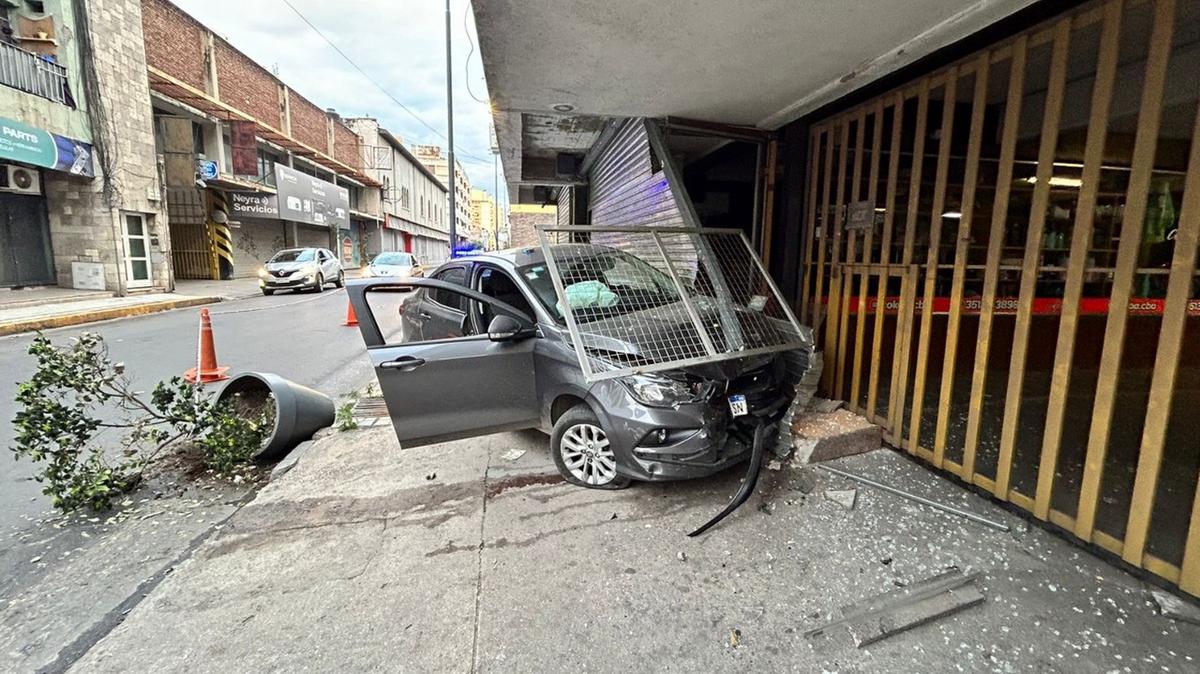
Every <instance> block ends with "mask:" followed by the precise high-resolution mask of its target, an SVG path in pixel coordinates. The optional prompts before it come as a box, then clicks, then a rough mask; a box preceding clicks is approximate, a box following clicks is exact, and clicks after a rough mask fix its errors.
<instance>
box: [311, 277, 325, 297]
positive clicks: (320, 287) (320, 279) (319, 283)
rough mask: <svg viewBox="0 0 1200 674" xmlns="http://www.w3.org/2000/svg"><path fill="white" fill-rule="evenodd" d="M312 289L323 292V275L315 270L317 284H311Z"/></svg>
mask: <svg viewBox="0 0 1200 674" xmlns="http://www.w3.org/2000/svg"><path fill="white" fill-rule="evenodd" d="M313 290H316V291H317V292H319V293H323V292H325V275H324V274H322V273H320V272H317V284H316V285H315V286H313Z"/></svg>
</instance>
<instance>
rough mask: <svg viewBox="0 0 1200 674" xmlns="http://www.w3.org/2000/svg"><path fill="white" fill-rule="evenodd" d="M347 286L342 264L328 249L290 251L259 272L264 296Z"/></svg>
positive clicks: (272, 260)
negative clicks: (286, 291) (291, 291)
mask: <svg viewBox="0 0 1200 674" xmlns="http://www.w3.org/2000/svg"><path fill="white" fill-rule="evenodd" d="M327 283H332V284H333V285H334V286H335V287H338V288H341V287H342V286H344V285H346V272H345V270H343V269H342V263H341V261H339V260H338V258H337V256H336V255H334V254H333V252H332V251H330V250H329V249H328V248H288V249H286V250H281V251H279V252H278V253H275V255H273V256H272V257H271V259H270V260H267V263H266V265H264V266H263V268H262V269H261V270H259V272H258V287H259V289H261V290H262V294H264V295H273V294H275V291H276V290H315V291H317V292H322V291H324V290H325V284H327Z"/></svg>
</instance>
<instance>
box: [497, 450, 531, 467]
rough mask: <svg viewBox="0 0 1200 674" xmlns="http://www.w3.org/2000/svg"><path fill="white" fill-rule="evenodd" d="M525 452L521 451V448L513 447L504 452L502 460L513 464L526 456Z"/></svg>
mask: <svg viewBox="0 0 1200 674" xmlns="http://www.w3.org/2000/svg"><path fill="white" fill-rule="evenodd" d="M525 451H526V450H524V449H520V448H519V447H513V448H512V449H506V450H504V453H503V454H501V455H500V460H501V461H508V462H509V463H512V462H513V461H516V460H517V459H519V458H521V457H522V456H525Z"/></svg>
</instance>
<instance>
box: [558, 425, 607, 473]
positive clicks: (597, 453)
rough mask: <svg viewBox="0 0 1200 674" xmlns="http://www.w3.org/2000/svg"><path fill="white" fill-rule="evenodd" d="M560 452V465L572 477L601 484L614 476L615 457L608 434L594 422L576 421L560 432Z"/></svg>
mask: <svg viewBox="0 0 1200 674" xmlns="http://www.w3.org/2000/svg"><path fill="white" fill-rule="evenodd" d="M558 451H559V454H560V455H561V456H562V460H563V465H565V466H566V467H567V470H568V471H569V472H570V473H571V475H572V476H574V477H575V479H577V480H579V481H581V482H584V483H585V484H591V485H604V484H608V483H609V482H612V481H613V480H614V479H616V477H617V457H616V455H614V454H613V452H612V448H611V446H610V445H609V442H608V435H606V434H605V433H604V430H603V429H601V428H600V427H599V426H597V425H595V424H575V425H574V426H571V427H570V428H568V429H567V430H566V431H565V432H563V434H562V439H561V440H560V441H559V450H558Z"/></svg>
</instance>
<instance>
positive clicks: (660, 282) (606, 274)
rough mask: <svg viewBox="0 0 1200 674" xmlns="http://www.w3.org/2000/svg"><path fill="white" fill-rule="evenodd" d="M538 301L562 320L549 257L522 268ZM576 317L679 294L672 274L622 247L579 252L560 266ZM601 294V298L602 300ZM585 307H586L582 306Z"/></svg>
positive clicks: (615, 312)
mask: <svg viewBox="0 0 1200 674" xmlns="http://www.w3.org/2000/svg"><path fill="white" fill-rule="evenodd" d="M519 271H520V272H521V276H523V277H524V278H525V281H526V282H527V283H529V287H530V288H532V289H533V292H534V294H535V295H537V298H538V301H539V302H541V303H542V306H544V307H546V310H547V311H549V312H550V314H551V315H552V316H554V317H555V319H557V320H558V321H559V322H562V320H563V316H562V311H561V310H560V307H559V305H558V296H557V295H556V293H555V292H554V282H553V281H552V280H551V278H550V270H549V269H548V268H547V267H546V264H545V263H544V262H539V263H537V264H531V265H527V266H525V267H521V268H520V269H519ZM559 271H560V273H562V275H563V282H564V283H565V284H566V292H567V297H568V301H570V302H571V307H572V308H573V309H575V310H576V311H575V320H576V322H579V323H589V322H591V321H595V320H599V319H602V318H610V317H612V316H620V315H621V314H626V313H629V312H633V311H641V310H643V309H650V308H653V307H656V306H661V305H663V304H669V303H671V302H676V301H678V300H679V293H678V292H676V291H675V288H674V284H673V283H672V282H671V278H670V277H669V276H667V275H666V274H665V273H663V272H661V271H659V270H658V269H656V268H654V267H653V266H651V265H649V264H648V263H646V261H645V260H642V259H641V258H639V257H635V256H633V255H630V254H628V253H625V252H622V251H618V250H604V251H602V252H597V253H596V254H595V255H590V256H585V257H581V258H575V259H573V260H572V264H571V266H570V267H569V268H567V269H560V270H559ZM597 298H599V301H597ZM580 309H586V310H584V311H580Z"/></svg>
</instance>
